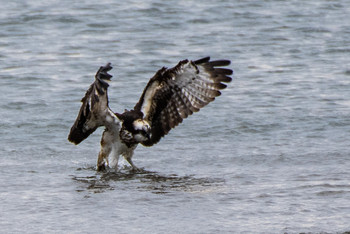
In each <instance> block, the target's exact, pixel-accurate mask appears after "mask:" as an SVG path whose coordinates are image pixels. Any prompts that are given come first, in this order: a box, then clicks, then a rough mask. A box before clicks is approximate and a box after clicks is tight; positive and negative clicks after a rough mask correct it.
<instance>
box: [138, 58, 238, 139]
mask: <svg viewBox="0 0 350 234" xmlns="http://www.w3.org/2000/svg"><path fill="white" fill-rule="evenodd" d="M229 64H230V61H229V60H217V61H210V58H209V57H206V58H202V59H199V60H197V61H189V60H183V61H181V62H179V64H177V65H176V66H175V67H173V68H171V69H167V68H162V69H160V70H159V71H158V72H157V73H156V74H155V75H154V77H153V78H151V80H150V81H149V82H148V84H147V86H146V88H145V89H144V91H143V93H142V96H141V98H140V100H139V102H138V103H137V104H136V106H135V107H134V109H135V111H141V112H142V113H143V118H144V119H145V120H146V121H148V122H149V123H150V125H151V131H152V135H151V138H150V140H148V141H146V142H143V143H142V144H143V145H145V146H151V145H153V144H155V143H157V142H158V141H159V140H160V138H161V137H163V136H164V135H166V134H167V133H168V132H169V131H170V129H172V128H174V127H175V126H177V125H178V124H179V123H181V122H182V120H183V119H185V118H187V117H188V116H189V115H191V114H193V112H197V111H199V109H200V108H202V107H204V106H206V105H207V104H208V103H209V102H212V101H214V99H215V97H217V96H219V95H221V93H220V91H219V90H221V89H224V88H226V85H225V84H224V83H228V82H230V81H231V80H232V78H231V77H229V75H231V74H232V70H230V69H226V68H218V67H222V66H228V65H229Z"/></svg>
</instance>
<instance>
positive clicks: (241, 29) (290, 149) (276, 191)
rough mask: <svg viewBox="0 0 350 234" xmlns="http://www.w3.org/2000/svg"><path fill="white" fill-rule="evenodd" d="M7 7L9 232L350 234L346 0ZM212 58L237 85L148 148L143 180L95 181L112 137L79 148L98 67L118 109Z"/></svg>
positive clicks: (2, 28)
mask: <svg viewBox="0 0 350 234" xmlns="http://www.w3.org/2000/svg"><path fill="white" fill-rule="evenodd" d="M0 5H1V7H0V12H1V14H0V60H1V62H0V100H1V102H0V144H1V149H0V232H1V233H241V232H246V233H285V232H286V233H299V232H311V233H318V232H328V233H342V232H346V231H350V170H349V169H350V152H349V148H350V20H349V15H350V2H349V1H348V0H334V1H326V0H315V1H297V0H295V1H277V0H276V1H272V0H265V1H262V0H252V1H228V0H227V1H225V0H222V1H209V0H204V1H173V0H171V1H160V0H146V1H133V0H126V1H110V0H100V1H90V0H86V1H75V2H72V1H68V0H52V1H39V0H33V1H24V0H13V1H7V0H6V1H5V0H1V4H0ZM207 55H210V56H211V57H212V58H213V59H230V60H232V65H231V68H232V69H234V70H235V74H234V80H233V82H232V83H231V84H230V85H229V87H228V88H227V89H226V90H224V91H223V92H222V93H223V94H222V96H221V97H219V98H218V99H217V100H216V101H215V102H213V103H211V104H209V105H208V106H207V107H205V108H203V109H202V110H201V111H200V112H199V113H196V114H195V115H193V116H191V117H190V118H189V119H187V120H185V121H184V123H183V124H182V125H180V126H178V127H177V128H176V129H174V130H172V131H171V132H170V134H169V135H167V136H166V137H165V138H164V139H162V140H161V142H160V143H159V144H157V145H156V146H154V147H151V148H145V147H142V146H139V147H138V148H137V150H136V152H135V156H134V162H135V164H136V165H137V166H139V167H143V168H144V169H145V170H146V172H145V173H142V174H132V173H129V172H128V170H127V169H123V170H122V171H121V173H98V172H96V171H95V163H96V160H97V153H98V151H99V140H100V136H101V133H102V129H100V130H99V131H97V132H95V133H94V134H93V135H92V136H90V137H89V138H88V139H87V140H86V141H84V142H83V143H81V145H78V146H74V145H72V144H70V143H69V142H68V141H67V135H68V132H69V129H70V127H71V125H72V124H73V122H74V120H75V118H76V116H77V114H78V110H79V108H80V102H79V101H80V99H81V98H82V97H83V95H84V94H85V90H86V89H87V88H88V87H89V85H90V83H91V82H92V81H93V79H94V74H95V72H96V71H97V69H98V68H99V66H101V65H104V64H106V63H107V62H112V64H113V66H114V69H113V70H112V71H111V74H113V75H114V77H113V81H112V83H111V87H110V92H109V96H110V106H111V108H112V109H113V110H114V111H116V112H121V111H123V110H124V109H125V108H132V107H133V106H134V104H135V103H136V102H137V100H138V99H139V96H140V95H141V92H142V90H143V88H144V86H145V85H146V83H147V82H148V79H149V78H150V77H152V76H153V74H154V73H155V72H156V71H157V70H158V69H160V68H161V67H162V66H167V67H171V66H174V65H175V64H176V63H177V62H178V61H179V60H181V59H185V58H189V59H198V58H201V57H203V56H207ZM125 165H127V164H126V163H125Z"/></svg>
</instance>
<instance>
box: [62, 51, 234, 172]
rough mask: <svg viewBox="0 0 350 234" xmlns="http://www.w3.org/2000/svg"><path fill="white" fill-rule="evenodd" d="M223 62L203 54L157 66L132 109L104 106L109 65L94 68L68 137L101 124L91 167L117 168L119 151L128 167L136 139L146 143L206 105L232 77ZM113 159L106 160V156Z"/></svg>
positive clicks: (80, 137) (81, 137) (80, 138)
mask: <svg viewBox="0 0 350 234" xmlns="http://www.w3.org/2000/svg"><path fill="white" fill-rule="evenodd" d="M229 64H230V61H229V60H216V61H210V58H209V57H206V58H202V59H199V60H196V61H189V60H183V61H181V62H179V63H178V64H177V65H176V66H175V67H173V68H170V69H167V68H165V67H163V68H162V69H160V70H159V71H158V72H157V73H156V74H155V75H154V76H153V77H152V78H151V79H150V81H149V82H148V84H147V86H146V87H145V89H144V91H143V93H142V95H141V98H140V100H139V102H138V103H137V104H136V105H135V107H134V109H133V110H130V111H128V110H126V111H125V112H124V113H122V114H118V113H114V112H113V111H112V110H111V109H110V108H109V106H108V95H107V89H108V86H109V85H108V83H107V82H108V81H110V79H111V77H112V76H111V75H110V74H108V71H110V70H111V69H112V67H111V65H110V64H107V65H106V66H103V67H100V69H99V70H98V71H97V73H96V76H95V81H94V83H93V84H91V86H90V88H89V89H88V90H87V92H86V94H85V97H84V98H83V99H82V100H81V101H82V106H81V108H80V111H79V114H78V117H77V119H76V121H75V123H74V124H73V126H72V128H71V130H70V133H69V136H68V140H69V141H71V142H72V143H74V144H79V143H80V142H82V141H83V140H84V139H86V138H87V137H88V136H89V135H90V134H91V133H93V132H94V131H95V130H96V129H97V128H98V127H100V126H104V127H105V131H104V132H103V135H102V139H101V151H100V153H99V155H98V161H97V169H98V170H102V169H105V168H106V166H110V167H115V168H116V167H117V165H118V164H117V163H118V159H119V156H120V155H122V156H124V157H125V159H126V160H127V161H128V162H129V163H130V165H131V166H132V168H133V169H134V170H137V167H136V166H135V165H134V164H133V162H132V156H133V152H134V150H135V148H136V146H137V145H138V144H139V143H141V144H142V145H144V146H152V145H154V144H156V143H157V142H159V140H160V139H161V138H162V137H163V136H164V135H166V134H167V133H168V132H169V131H170V130H171V129H172V128H174V127H176V126H177V125H178V124H180V123H181V122H182V120H183V119H185V118H187V117H188V116H189V115H191V114H193V112H197V111H199V110H200V108H202V107H204V106H206V105H207V104H208V103H209V102H212V101H214V99H215V97H217V96H219V95H220V94H221V93H220V90H221V89H224V88H226V85H225V84H224V83H228V82H230V81H231V80H232V78H231V77H229V75H231V74H232V70H230V69H227V68H220V67H223V66H228V65H229ZM110 156H111V159H112V160H113V161H114V163H113V164H110V163H109V160H108V159H109V157H110Z"/></svg>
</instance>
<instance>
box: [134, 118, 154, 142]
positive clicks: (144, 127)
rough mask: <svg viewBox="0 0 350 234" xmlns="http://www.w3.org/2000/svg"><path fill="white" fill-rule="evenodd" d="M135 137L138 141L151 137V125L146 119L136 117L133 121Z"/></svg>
mask: <svg viewBox="0 0 350 234" xmlns="http://www.w3.org/2000/svg"><path fill="white" fill-rule="evenodd" d="M132 126H133V128H134V129H133V130H134V131H133V132H134V134H133V135H134V139H135V140H136V141H137V142H139V143H140V142H144V141H148V140H150V139H151V127H150V125H149V123H148V122H147V121H146V120H143V119H136V120H135V121H134V122H133V123H132Z"/></svg>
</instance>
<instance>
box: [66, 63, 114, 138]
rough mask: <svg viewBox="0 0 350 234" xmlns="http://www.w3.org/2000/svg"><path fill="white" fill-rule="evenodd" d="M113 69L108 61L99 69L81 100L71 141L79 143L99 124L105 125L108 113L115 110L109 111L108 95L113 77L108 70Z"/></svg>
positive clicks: (69, 136)
mask: <svg viewBox="0 0 350 234" xmlns="http://www.w3.org/2000/svg"><path fill="white" fill-rule="evenodd" d="M111 69H112V67H111V64H110V63H108V64H107V65H106V66H103V67H100V69H99V70H98V71H97V73H96V75H95V81H94V83H92V84H91V85H90V87H89V89H88V90H87V91H86V94H85V96H84V97H83V99H82V100H81V102H82V105H81V108H80V111H79V114H78V117H77V119H76V120H75V123H74V124H73V126H72V128H71V130H70V133H69V135H68V140H69V141H70V142H72V143H74V144H79V143H80V142H82V141H83V140H85V139H86V138H87V137H88V136H89V135H90V134H91V133H93V132H94V131H95V130H96V129H97V128H98V127H99V126H102V125H104V121H105V119H106V113H108V114H113V112H111V111H109V107H108V95H107V88H108V86H109V84H108V83H107V81H109V80H110V79H111V78H112V76H111V75H110V74H108V71H110V70H111ZM113 115H114V114H113Z"/></svg>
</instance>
